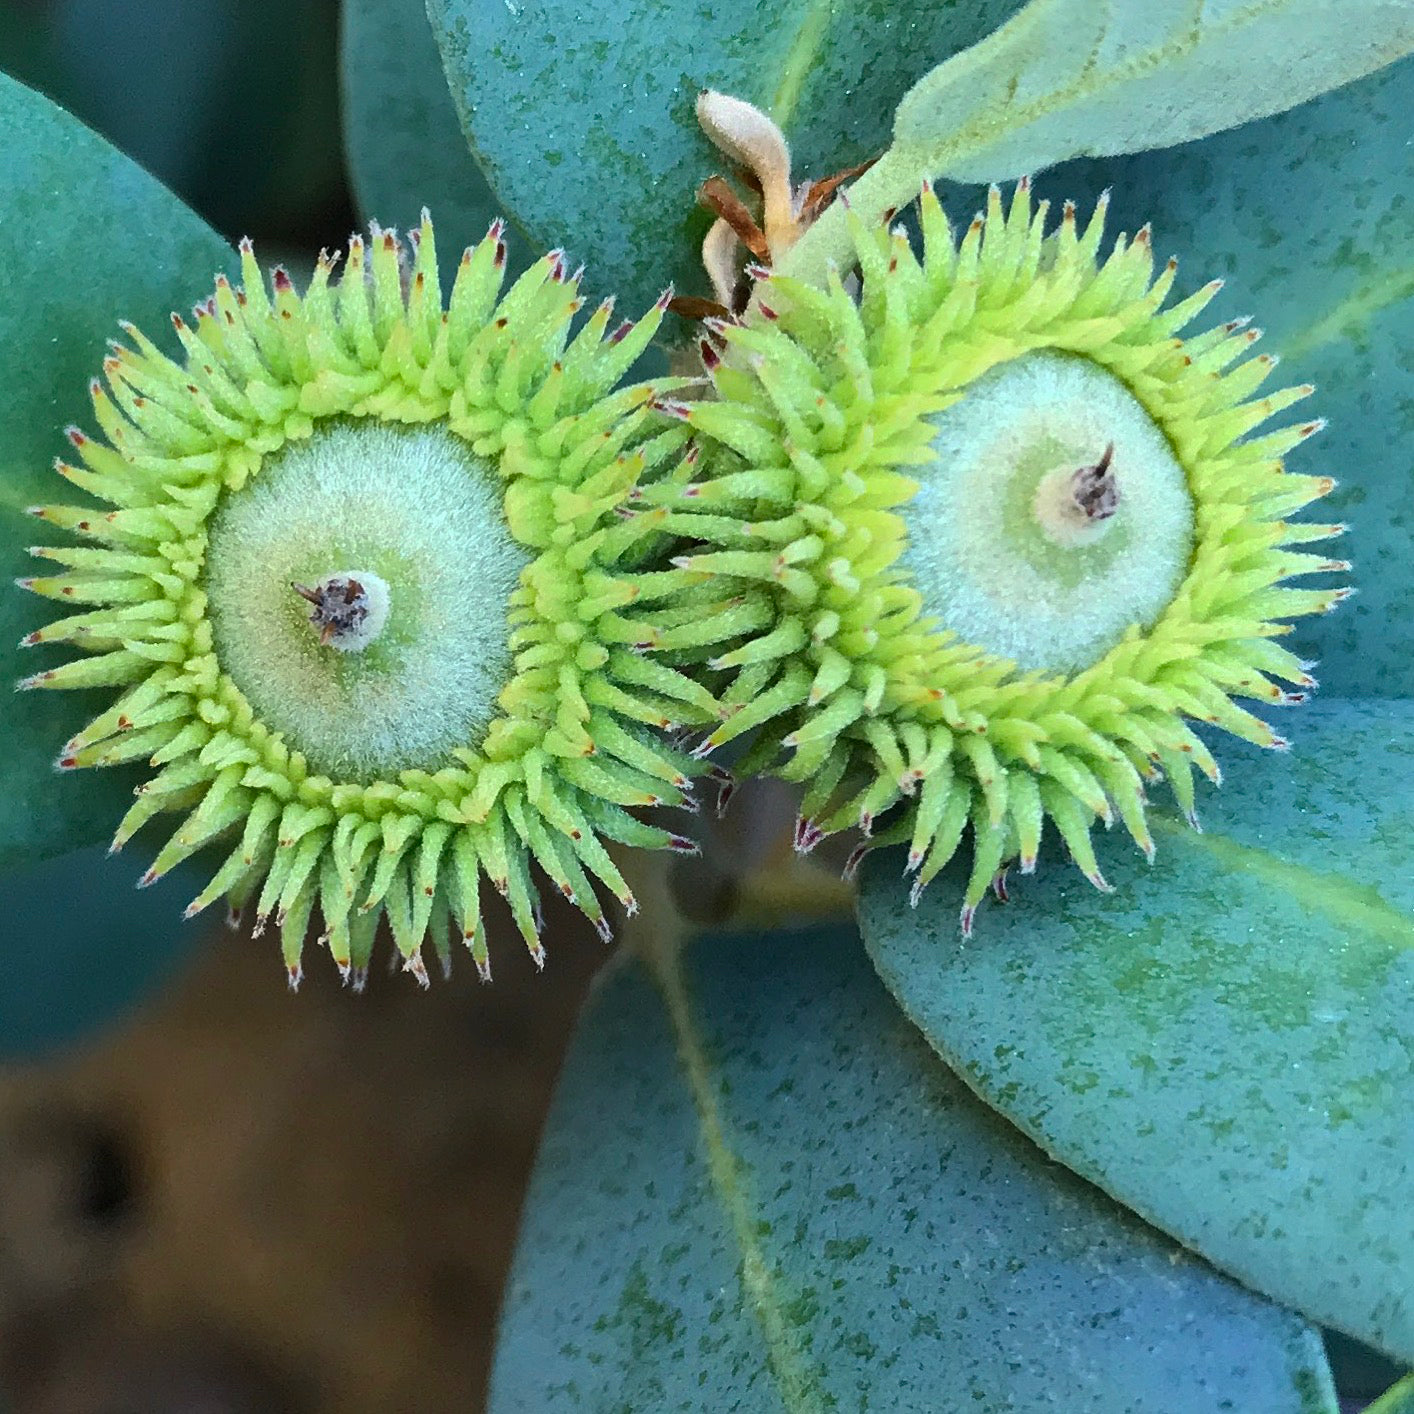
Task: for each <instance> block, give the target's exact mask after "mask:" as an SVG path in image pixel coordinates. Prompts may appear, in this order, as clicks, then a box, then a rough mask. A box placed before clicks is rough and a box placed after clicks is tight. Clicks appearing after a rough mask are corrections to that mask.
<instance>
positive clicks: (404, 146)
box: [342, 0, 538, 280]
mask: <svg viewBox="0 0 1414 1414" xmlns="http://www.w3.org/2000/svg"><path fill="white" fill-rule="evenodd" d="M342 69H343V90H344V142H345V146H346V148H347V151H348V164H349V175H350V177H351V178H352V180H353V188H354V195H355V197H356V198H357V200H358V205H359V209H360V211H361V212H362V213H363V215H364V216H365V218H367V219H370V220H377V221H380V222H382V224H383V225H385V226H399V227H402V228H407V227H410V226H413V225H415V224H416V222H417V220H418V216H419V214H420V212H421V211H422V208H423V207H424V206H426V207H428V208H430V209H431V212H432V219H433V220H434V221H435V223H436V226H437V247H438V251H439V253H440V256H441V262H442V274H443V277H444V279H447V280H450V278H451V276H452V274H453V273H454V272H455V269H456V264H457V261H458V260H459V259H460V257H461V253H462V250H463V249H464V248H465V247H466V246H468V245H471V244H472V243H473V242H475V241H478V240H480V239H481V237H482V236H483V235H485V234H486V228H487V226H489V225H490V224H491V222H492V220H494V219H495V217H496V216H498V215H501V214H503V213H502V212H501V211H500V208H499V206H498V204H497V201H496V197H495V194H494V193H493V192H492V191H491V188H490V186H489V185H488V184H487V181H486V178H485V177H484V176H483V175H482V173H481V169H480V168H479V167H478V166H477V165H476V162H475V161H474V160H473V158H472V155H471V152H470V149H469V148H468V147H467V142H466V138H465V137H464V136H463V135H462V130H461V124H460V123H459V122H458V121H457V110H456V108H455V107H454V106H453V104H452V96H451V93H450V92H449V91H448V89H447V79H446V75H445V74H444V73H443V72H442V56H441V55H440V54H439V53H438V51H437V41H436V40H435V39H434V38H433V35H432V26H431V25H430V24H429V23H428V19H427V6H426V4H425V3H424V0H345V4H344V12H343V57H342ZM536 254H538V252H537V251H535V250H534V249H532V248H531V246H530V244H529V242H527V241H525V240H520V241H516V242H513V248H512V250H511V256H512V258H513V259H514V260H518V261H519V262H520V263H521V264H522V265H524V264H526V263H528V261H529V259H530V258H532V257H533V256H534V255H536Z"/></svg>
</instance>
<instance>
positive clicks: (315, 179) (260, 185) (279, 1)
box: [0, 0, 342, 236]
mask: <svg viewBox="0 0 1414 1414" xmlns="http://www.w3.org/2000/svg"><path fill="white" fill-rule="evenodd" d="M0 7H3V9H9V10H11V11H13V10H15V9H16V8H18V9H19V11H20V14H21V16H23V15H24V12H25V11H30V12H31V16H30V17H31V19H32V20H33V21H35V22H34V23H31V24H30V25H29V26H28V27H27V28H21V27H20V25H19V24H18V23H16V22H15V21H14V20H12V21H11V22H10V24H8V25H6V24H4V23H0V69H4V70H5V71H6V72H7V73H9V74H11V75H12V76H13V77H15V78H18V79H20V80H22V81H23V82H24V83H27V84H29V85H31V86H32V87H35V88H38V89H40V90H41V91H42V92H43V93H45V94H46V95H47V96H48V97H50V98H51V99H53V100H54V101H55V102H56V103H58V104H59V105H60V106H61V107H63V108H65V109H66V110H68V111H69V112H71V113H73V114H74V115H75V116H76V117H78V118H79V119H80V120H81V121H83V122H84V123H86V124H88V125H89V126H90V127H92V128H93V129H94V130H95V131H96V132H99V133H101V134H102V135H103V136H104V137H106V138H107V139H108V141H110V142H111V143H113V144H114V145H115V146H116V147H117V148H118V149H119V150H120V151H122V152H124V153H126V154H127V155H128V156H130V157H132V158H133V159H134V160H135V161H136V162H138V163H139V164H140V165H142V166H143V167H145V168H146V169H147V170H148V171H149V172H151V173H152V174H153V175H154V176H156V177H157V178H158V179H159V180H160V181H161V182H163V183H164V184H165V185H166V186H167V187H169V188H170V189H171V190H172V191H174V192H176V193H178V194H179V195H180V196H181V198H182V199H183V200H184V201H186V202H188V203H190V204H191V205H192V206H193V207H194V208H195V209H196V210H198V211H200V212H201V213H202V214H203V215H204V216H205V217H206V218H207V219H208V220H210V221H211V222H213V223H214V224H215V225H216V226H217V227H218V228H220V229H221V230H223V231H227V232H228V233H229V234H231V235H233V236H236V235H241V234H249V235H254V236H261V235H263V234H265V233H267V232H284V231H287V230H288V229H289V228H290V227H291V226H293V225H298V224H300V223H303V222H310V221H316V220H318V218H319V215H320V213H321V212H322V209H323V208H324V207H325V206H327V205H329V204H330V203H331V202H333V201H336V200H337V199H338V196H339V188H340V184H341V177H342V171H341V169H342V159H341V155H340V152H339V148H338V144H337V143H336V142H334V141H332V140H331V138H330V130H331V127H332V126H333V125H335V124H336V123H337V122H338V108H337V104H338V79H337V72H336V60H335V44H336V35H337V0H299V3H297V4H290V3H288V0H241V3H240V4H235V5H233V4H230V3H229V0H142V3H141V4H132V5H128V4H113V3H112V0H44V4H43V5H42V6H35V5H34V4H33V3H32V0H0ZM7 41H8V42H7ZM149 80H150V81H149Z"/></svg>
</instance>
